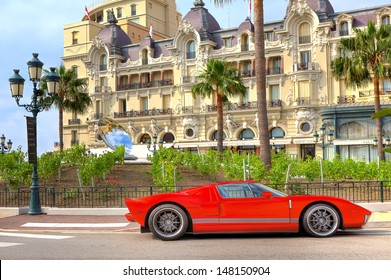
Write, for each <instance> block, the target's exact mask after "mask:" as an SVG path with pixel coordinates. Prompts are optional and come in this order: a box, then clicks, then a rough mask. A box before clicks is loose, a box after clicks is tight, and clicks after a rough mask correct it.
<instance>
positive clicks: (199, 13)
mask: <svg viewBox="0 0 391 280" xmlns="http://www.w3.org/2000/svg"><path fill="white" fill-rule="evenodd" d="M204 6H205V3H204V2H203V1H202V0H196V1H194V7H193V8H191V10H190V12H188V13H187V14H186V16H185V17H184V18H183V20H186V21H188V22H190V23H191V25H192V26H193V27H194V28H195V29H196V30H197V31H200V30H202V31H203V32H213V31H216V30H220V29H221V28H220V25H219V23H218V22H217V20H216V19H215V18H214V17H213V16H212V15H211V14H210V13H209V12H208V10H207V9H205V8H204Z"/></svg>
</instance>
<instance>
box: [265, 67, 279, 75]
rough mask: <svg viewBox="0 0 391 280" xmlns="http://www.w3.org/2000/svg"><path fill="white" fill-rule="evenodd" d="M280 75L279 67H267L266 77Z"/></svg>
mask: <svg viewBox="0 0 391 280" xmlns="http://www.w3.org/2000/svg"><path fill="white" fill-rule="evenodd" d="M278 74H281V67H269V68H268V69H267V75H278Z"/></svg>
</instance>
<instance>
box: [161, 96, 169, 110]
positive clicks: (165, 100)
mask: <svg viewBox="0 0 391 280" xmlns="http://www.w3.org/2000/svg"><path fill="white" fill-rule="evenodd" d="M170 104H171V95H169V94H166V95H163V109H164V110H167V109H170Z"/></svg>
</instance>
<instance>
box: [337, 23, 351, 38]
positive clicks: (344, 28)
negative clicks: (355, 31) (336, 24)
mask: <svg viewBox="0 0 391 280" xmlns="http://www.w3.org/2000/svg"><path fill="white" fill-rule="evenodd" d="M339 35H340V36H347V35H349V24H348V23H347V22H346V21H343V22H341V28H340V30H339Z"/></svg>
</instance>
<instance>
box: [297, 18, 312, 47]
mask: <svg viewBox="0 0 391 280" xmlns="http://www.w3.org/2000/svg"><path fill="white" fill-rule="evenodd" d="M307 43H311V26H310V24H309V23H308V22H304V23H302V24H300V26H299V44H307Z"/></svg>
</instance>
